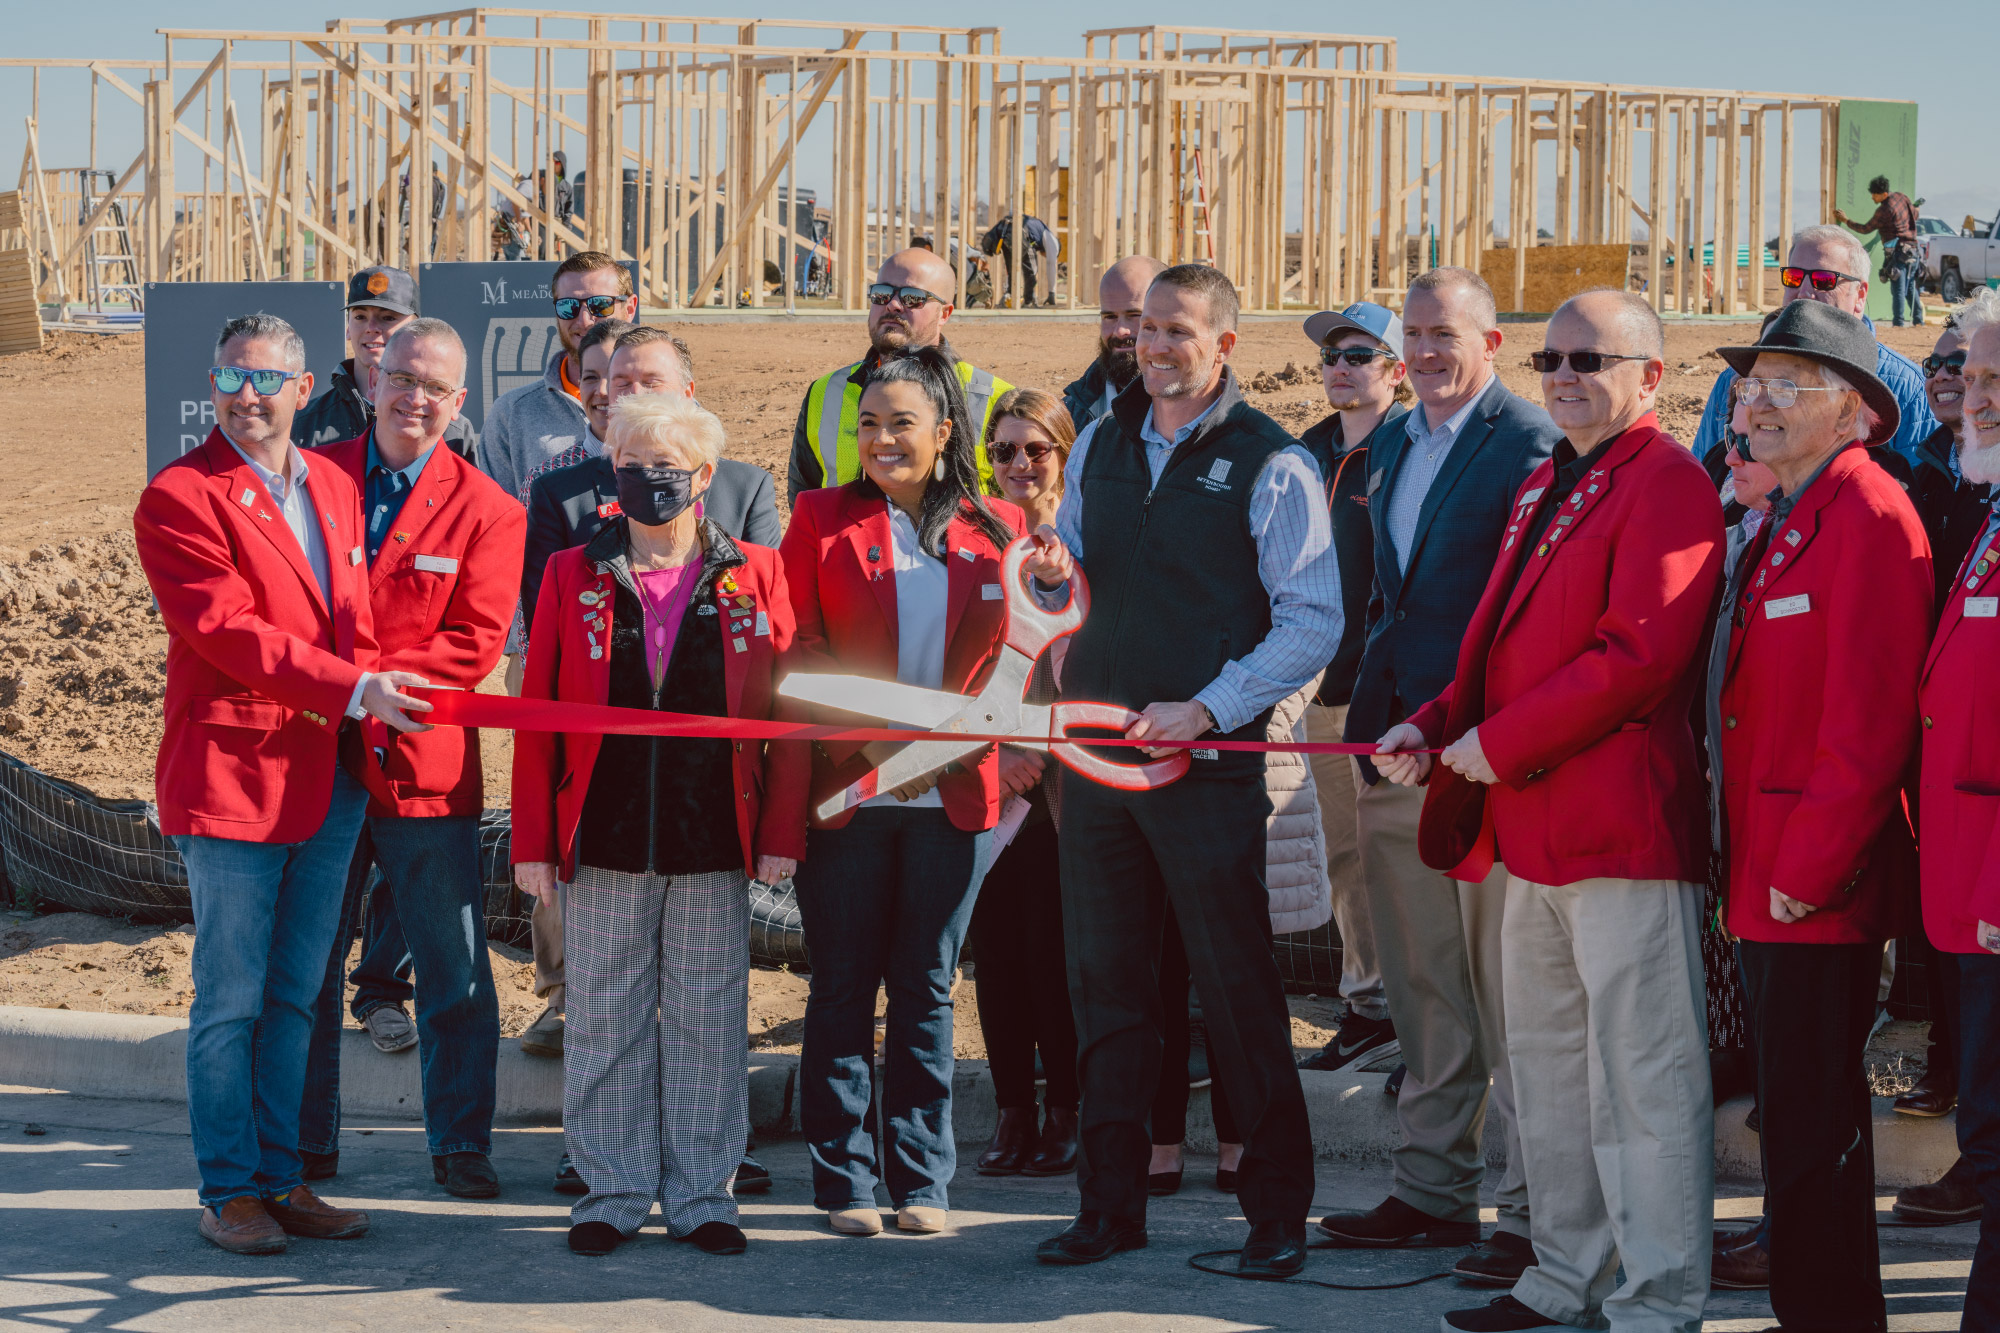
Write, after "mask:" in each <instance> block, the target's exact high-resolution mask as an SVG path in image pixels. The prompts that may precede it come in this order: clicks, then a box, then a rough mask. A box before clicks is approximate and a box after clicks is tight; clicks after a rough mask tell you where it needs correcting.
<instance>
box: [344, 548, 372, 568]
mask: <svg viewBox="0 0 2000 1333" xmlns="http://www.w3.org/2000/svg"><path fill="white" fill-rule="evenodd" d="M367 558H368V557H367V556H365V555H363V554H362V553H361V548H360V547H359V546H357V547H355V548H354V549H353V550H351V551H349V552H348V553H347V563H348V564H350V565H358V564H360V563H361V562H362V561H363V560H366V559H367Z"/></svg>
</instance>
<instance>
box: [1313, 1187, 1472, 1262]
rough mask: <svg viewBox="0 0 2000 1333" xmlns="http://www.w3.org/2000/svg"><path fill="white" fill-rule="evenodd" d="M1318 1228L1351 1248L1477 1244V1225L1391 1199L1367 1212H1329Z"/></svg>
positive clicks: (1343, 1210)
mask: <svg viewBox="0 0 2000 1333" xmlns="http://www.w3.org/2000/svg"><path fill="white" fill-rule="evenodd" d="M1319 1229H1320V1230H1321V1231H1323V1232H1325V1233H1326V1234H1327V1235H1329V1236H1331V1237H1333V1239H1334V1241H1335V1243H1336V1244H1338V1245H1341V1246H1345V1247H1348V1248H1352V1249H1364V1250H1396V1249H1405V1248H1414V1247H1419V1246H1446V1245H1477V1244H1478V1243H1479V1223H1477V1222H1446V1221H1444V1220H1443V1219H1441V1218H1436V1217H1432V1216H1431V1215H1430V1214H1429V1213H1426V1212H1423V1211H1421V1210H1419V1209H1417V1208H1413V1207H1411V1206H1410V1205H1409V1204H1407V1203H1404V1202H1403V1201H1402V1200H1401V1199H1398V1198H1395V1197H1393V1196H1392V1197H1390V1198H1387V1199H1384V1200H1382V1202H1380V1203H1378V1204H1376V1205H1375V1206H1374V1207H1373V1208H1370V1209H1369V1210H1368V1211H1366V1212H1359V1211H1356V1210H1354V1209H1342V1210H1341V1211H1340V1212H1337V1213H1328V1214H1327V1215H1326V1216H1325V1217H1322V1218H1321V1219H1320V1221H1319Z"/></svg>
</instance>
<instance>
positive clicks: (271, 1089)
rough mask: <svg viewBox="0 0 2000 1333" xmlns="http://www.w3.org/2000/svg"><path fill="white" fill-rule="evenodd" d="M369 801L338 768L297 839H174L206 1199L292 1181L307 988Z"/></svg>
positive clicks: (191, 1078)
mask: <svg viewBox="0 0 2000 1333" xmlns="http://www.w3.org/2000/svg"><path fill="white" fill-rule="evenodd" d="M367 803H368V794H367V792H365V791H364V790H362V787H361V784H360V783H358V782H356V781H355V780H354V779H353V778H351V777H349V776H348V775H347V773H346V772H345V771H344V770H342V771H338V772H336V773H335V775H334V780H333V796H332V799H331V801H330V802H329V803H328V807H327V812H326V818H325V819H324V820H322V821H321V823H320V826H319V830H318V831H317V832H316V833H314V834H313V835H312V836H311V837H310V838H307V839H306V840H305V841H303V842H241V841H238V840H237V839H234V838H214V837H205V836H197V835H193V834H177V835H175V837H174V840H173V841H174V846H175V847H177V848H179V849H180V854H181V860H182V861H184V862H185V863H186V864H187V874H188V894H189V896H190V897H191V898H192V899H193V902H194V1006H193V1008H192V1009H190V1010H189V1011H188V1044H187V1084H188V1122H189V1124H190V1126H191V1128H192V1130H193V1135H194V1157H195V1165H196V1167H197V1169H198V1170H199V1171H200V1173H201V1202H202V1204H203V1205H204V1206H206V1207H210V1208H220V1207H221V1206H222V1205H223V1204H225V1203H228V1202H229V1201H230V1200H231V1199H236V1198H243V1197H246V1196H251V1197H258V1196H261V1197H263V1198H274V1197H277V1196H280V1195H283V1194H286V1193H288V1192H290V1191H291V1190H292V1189H293V1188H295V1187H296V1186H297V1185H298V1183H299V1093H300V1091H301V1089H302V1088H303V1086H304V1083H305V1072H306V1046H307V1043H308V1040H309V1038H310V1037H311V1034H312V1018H313V1016H312V1005H313V997H314V996H315V995H317V994H318V993H319V990H320V982H321V980H322V978H323V977H324V975H325V972H326V954H327V949H328V947H329V946H331V944H332V943H333V937H334V933H335V931H336V930H337V929H338V926H339V919H340V905H341V886H342V884H343V882H344V881H345V879H346V877H347V864H348V862H349V861H350V860H351V859H352V858H353V855H354V840H355V837H356V836H357V834H358V833H359V832H360V829H361V818H362V815H363V814H364V813H365V812H366V810H367Z"/></svg>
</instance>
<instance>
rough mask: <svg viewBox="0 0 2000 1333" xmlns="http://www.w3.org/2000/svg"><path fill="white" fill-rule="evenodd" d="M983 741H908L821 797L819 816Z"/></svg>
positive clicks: (926, 771) (975, 749)
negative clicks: (869, 769)
mask: <svg viewBox="0 0 2000 1333" xmlns="http://www.w3.org/2000/svg"><path fill="white" fill-rule="evenodd" d="M986 745H987V742H985V741H951V740H938V741H911V742H910V743H909V744H908V745H906V746H904V747H903V748H902V749H900V750H898V751H896V753H895V754H893V755H890V756H889V758H888V759H887V760H886V761H884V763H883V764H882V766H881V767H880V768H877V769H875V770H874V771H873V772H871V773H866V774H863V775H862V776H861V777H860V778H859V779H858V780H857V781H855V782H854V783H852V784H850V785H849V786H848V787H847V788H846V789H845V790H843V791H841V792H838V793H836V794H835V795H833V796H829V797H828V798H827V799H826V800H824V801H822V802H821V803H820V807H819V817H820V818H821V819H831V818H833V817H834V816H835V815H837V814H839V813H840V812H841V811H843V810H852V809H853V808H854V807H855V806H857V805H860V804H861V803H862V802H864V801H872V800H874V799H875V798H876V797H877V796H880V795H882V794H883V793H884V792H891V791H894V790H895V789H896V788H898V787H900V786H902V785H903V784H904V783H906V782H915V781H916V780H917V779H918V778H921V777H926V776H928V775H930V774H932V773H935V772H937V771H938V770H939V769H941V768H943V767H944V766H945V765H946V764H949V763H951V762H952V761H953V760H954V759H963V758H965V757H966V756H967V755H969V754H978V753H979V752H980V751H981V750H983V749H985V748H986Z"/></svg>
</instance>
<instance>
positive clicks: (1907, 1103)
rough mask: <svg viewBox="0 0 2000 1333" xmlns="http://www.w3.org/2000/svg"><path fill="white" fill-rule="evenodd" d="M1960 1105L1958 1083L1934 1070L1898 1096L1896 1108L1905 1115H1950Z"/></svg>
mask: <svg viewBox="0 0 2000 1333" xmlns="http://www.w3.org/2000/svg"><path fill="white" fill-rule="evenodd" d="M1957 1105H1958V1085H1957V1084H1956V1083H1955V1082H1953V1081H1952V1080H1950V1079H1948V1078H1944V1077H1942V1076H1940V1075H1938V1074H1937V1073H1936V1071H1933V1072H1931V1073H1927V1074H1925V1075H1924V1076H1923V1077H1922V1078H1921V1079H1918V1080H1917V1086H1916V1087H1914V1088H1911V1089H1910V1090H1909V1091H1908V1092H1906V1093H1904V1094H1903V1095H1902V1096H1900V1097H1898V1098H1897V1099H1896V1101H1895V1106H1894V1109H1895V1110H1897V1111H1900V1112H1901V1113H1902V1114H1904V1115H1920V1116H1941V1115H1950V1114H1951V1112H1952V1108H1953V1107H1955V1106H1957Z"/></svg>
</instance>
